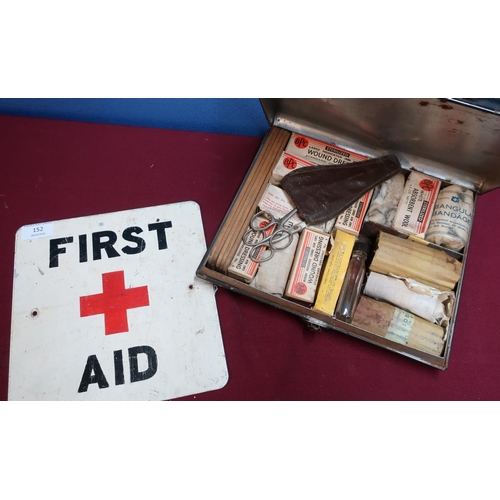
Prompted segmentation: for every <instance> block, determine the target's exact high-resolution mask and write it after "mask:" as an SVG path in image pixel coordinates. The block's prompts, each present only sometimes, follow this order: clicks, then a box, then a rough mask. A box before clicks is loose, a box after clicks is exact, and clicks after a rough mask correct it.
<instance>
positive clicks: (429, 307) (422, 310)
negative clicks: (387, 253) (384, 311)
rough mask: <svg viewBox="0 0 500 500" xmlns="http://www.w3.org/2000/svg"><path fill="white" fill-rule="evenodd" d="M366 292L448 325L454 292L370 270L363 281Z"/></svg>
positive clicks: (370, 295) (373, 296)
mask: <svg viewBox="0 0 500 500" xmlns="http://www.w3.org/2000/svg"><path fill="white" fill-rule="evenodd" d="M364 293H365V295H368V296H369V297H371V298H373V299H378V300H385V301H386V302H390V303H391V304H393V305H395V306H397V307H400V308H401V309H405V310H407V311H409V312H411V313H413V314H415V315H416V316H420V317H421V318H423V319H426V320H427V321H431V322H432V323H436V324H438V325H440V326H442V327H443V328H446V327H447V326H448V323H449V321H450V317H451V313H452V311H453V305H454V303H455V294H454V293H453V292H450V291H442V290H438V289H437V288H434V287H432V286H428V285H424V284H423V283H419V282H418V281H415V280H412V279H410V278H395V277H391V276H385V275H383V274H379V273H375V272H372V273H370V275H369V276H368V279H367V281H366V285H365V290H364Z"/></svg>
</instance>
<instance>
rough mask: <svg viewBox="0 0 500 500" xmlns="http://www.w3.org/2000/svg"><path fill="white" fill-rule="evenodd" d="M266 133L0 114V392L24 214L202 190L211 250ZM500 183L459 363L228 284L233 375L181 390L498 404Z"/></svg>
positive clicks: (77, 212)
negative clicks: (433, 362) (404, 351)
mask: <svg viewBox="0 0 500 500" xmlns="http://www.w3.org/2000/svg"><path fill="white" fill-rule="evenodd" d="M260 142H261V140H260V139H259V138H256V137H244V136H230V135H217V134H208V133H199V132H179V131H169V130H162V129H148V128H140V127H127V126H114V125H99V124H88V123H77V122H65V121H57V120H42V119H31V118H18V117H9V116H0V172H1V176H0V214H1V217H0V221H1V228H2V247H1V258H0V279H1V283H2V287H1V289H0V301H1V302H0V399H2V400H5V399H7V384H8V365H9V343H10V322H11V304H12V276H13V268H14V237H15V233H16V231H17V229H18V228H19V227H21V226H23V225H25V224H32V223H37V222H45V221H51V220H60V219H67V218H72V217H80V216H84V215H93V214H98V213H106V212H114V211H119V210H127V209H133V208H140V207H147V206H155V205H161V204H166V203H175V202H180V201H187V200H194V201H196V202H197V203H198V204H199V205H200V207H201V213H202V217H203V222H204V228H205V236H206V240H207V246H208V245H209V244H210V243H211V241H212V240H213V238H214V236H215V233H216V231H217V229H218V227H219V225H220V223H221V222H222V219H223V218H224V216H225V214H226V212H227V210H228V208H229V205H230V204H231V201H232V200H233V198H234V196H235V194H236V192H237V190H238V188H239V186H240V184H241V182H242V180H243V178H244V176H245V174H246V171H247V170H248V167H249V166H250V164H251V162H252V159H253V158H254V156H255V154H256V153H257V150H258V148H259V145H260ZM498 213H500V192H498V191H496V192H492V193H488V194H485V195H482V196H481V197H480V198H479V201H478V205H477V211H476V218H475V223H474V228H473V231H472V239H471V245H470V252H469V257H468V262H467V267H466V272H465V278H464V283H463V288H462V295H461V300H460V308H459V312H458V318H457V324H456V328H455V334H454V340H453V347H452V352H451V358H450V366H449V368H448V370H446V371H444V372H443V371H440V370H437V369H435V368H431V367H429V366H426V365H424V364H421V363H419V362H417V361H414V360H412V359H409V358H406V357H404V356H401V355H398V354H395V353H392V352H389V351H386V350H384V349H382V348H380V347H377V346H373V345H371V344H368V343H366V342H363V341H361V340H358V339H355V338H351V337H349V336H347V335H344V334H342V333H339V332H335V331H319V332H312V331H310V330H309V329H308V328H307V326H306V324H305V323H304V322H303V321H302V320H301V319H299V318H297V317H295V316H293V315H291V314H288V313H285V312H283V311H280V310H278V309H275V308H273V307H271V306H268V305H266V304H263V303H260V302H258V301H256V300H253V299H250V298H247V297H245V296H242V295H239V294H236V293H233V292H230V291H228V290H226V289H222V288H219V290H218V291H217V294H216V300H217V307H218V311H219V319H220V324H221V330H222V335H223V340H224V348H225V352H226V358H227V364H228V370H229V381H228V383H227V385H226V386H225V387H224V388H222V389H220V390H217V391H212V392H207V393H204V394H198V395H196V396H190V397H185V398H181V399H183V400H193V399H196V400H334V401H344V400H369V401H373V400H376V401H382V400H417V401H419V400H467V401H468V400H498V399H500V362H499V356H500V338H499V333H498V316H499V310H500V306H499V298H500V291H499V288H498V284H499V283H500V269H499V265H498V246H499V242H500V240H499V238H500V237H499V236H498V222H497V215H498Z"/></svg>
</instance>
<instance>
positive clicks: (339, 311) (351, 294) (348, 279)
mask: <svg viewBox="0 0 500 500" xmlns="http://www.w3.org/2000/svg"><path fill="white" fill-rule="evenodd" d="M370 246H371V245H370V240H369V239H368V238H365V237H363V236H360V237H359V239H358V241H357V242H356V243H355V244H354V249H353V251H352V255H351V260H350V262H349V267H348V268H347V272H346V275H345V278H344V283H343V284H342V289H341V290H340V296H339V300H338V301H337V307H336V308H335V317H336V318H337V319H340V320H342V321H345V322H346V323H350V322H351V321H352V317H353V315H354V311H355V310H356V306H357V305H358V299H359V295H360V293H361V285H362V284H363V280H364V277H365V273H366V259H367V257H368V253H369V251H370Z"/></svg>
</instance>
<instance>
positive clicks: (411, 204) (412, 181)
mask: <svg viewBox="0 0 500 500" xmlns="http://www.w3.org/2000/svg"><path fill="white" fill-rule="evenodd" d="M440 186H441V181H440V180H439V179H435V178H433V177H429V176H426V175H424V174H420V173H419V172H411V174H410V176H409V177H408V180H407V181H406V184H405V189H404V192H403V196H402V198H401V200H400V202H399V206H398V210H397V212H396V217H395V218H394V223H393V227H394V228H395V229H398V230H400V231H403V232H405V233H408V234H414V235H416V236H424V235H425V232H426V230H427V227H428V225H429V221H430V217H431V215H432V210H433V208H434V204H435V202H436V198H437V195H438V193H439V188H440Z"/></svg>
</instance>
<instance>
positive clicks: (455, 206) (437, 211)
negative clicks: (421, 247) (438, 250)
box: [425, 185, 474, 250]
mask: <svg viewBox="0 0 500 500" xmlns="http://www.w3.org/2000/svg"><path fill="white" fill-rule="evenodd" d="M473 206H474V195H473V193H472V191H469V190H468V189H465V188H463V187H460V186H454V185H452V186H448V187H446V188H443V189H442V190H441V192H440V193H439V196H438V198H437V200H436V205H435V206H434V213H433V214H432V217H431V221H430V223H429V228H428V229H427V232H426V233H425V239H426V240H427V241H430V242H432V243H436V244H437V245H441V246H443V247H445V248H449V249H451V250H462V248H463V247H464V246H465V245H466V244H467V242H468V241H469V236H470V230H471V225H472V213H473V211H474V209H473Z"/></svg>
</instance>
